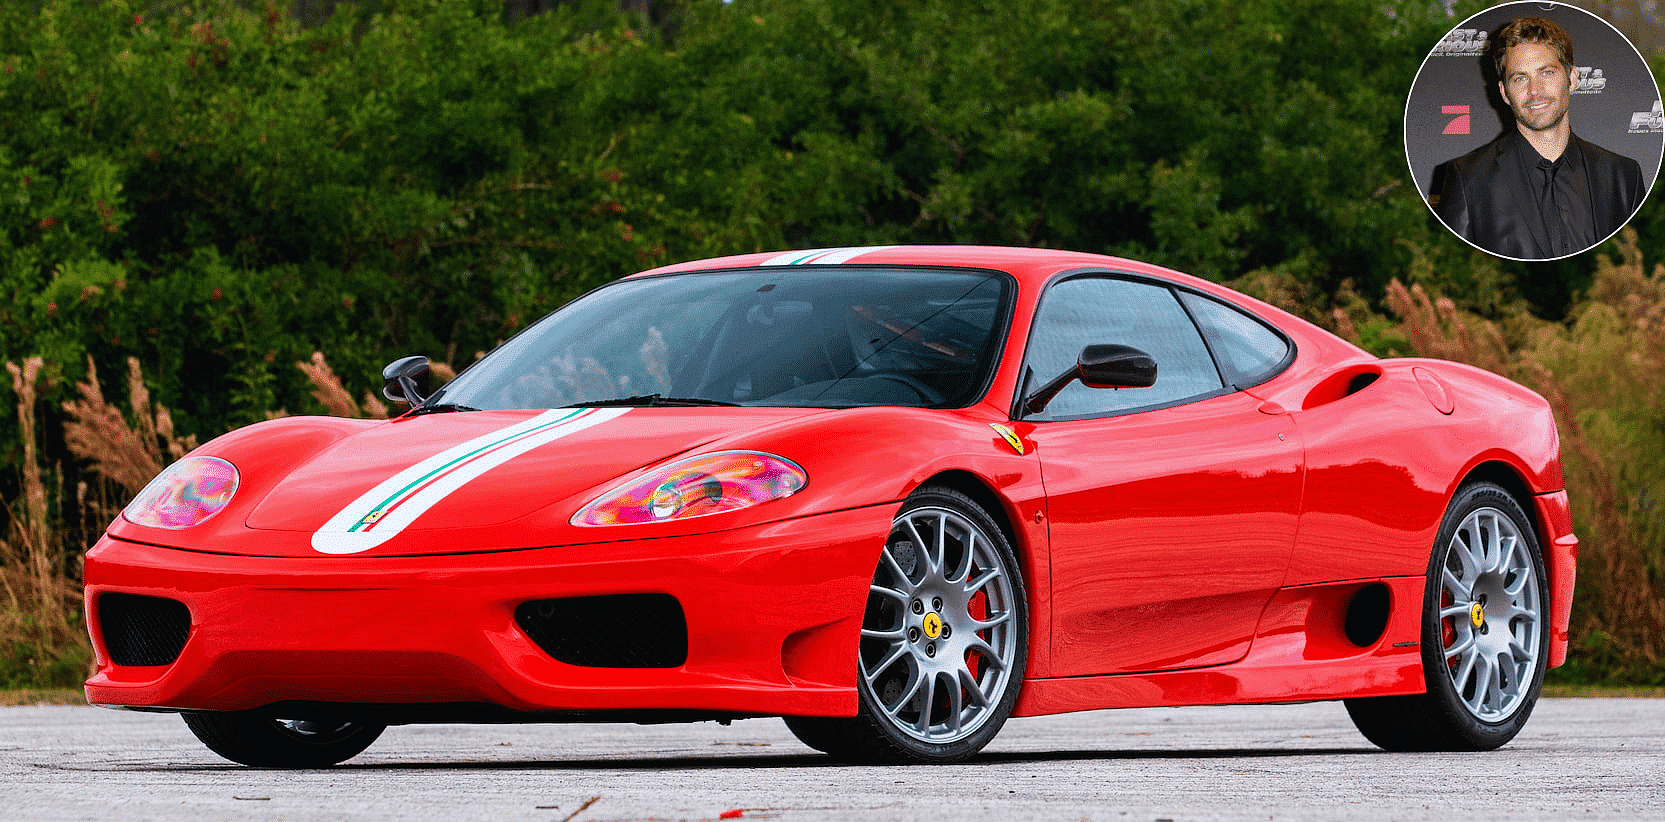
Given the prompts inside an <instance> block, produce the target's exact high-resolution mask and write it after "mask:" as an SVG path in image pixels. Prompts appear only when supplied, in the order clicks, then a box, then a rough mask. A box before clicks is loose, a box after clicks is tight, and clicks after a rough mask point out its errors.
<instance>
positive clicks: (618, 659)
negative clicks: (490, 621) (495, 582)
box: [515, 594, 688, 668]
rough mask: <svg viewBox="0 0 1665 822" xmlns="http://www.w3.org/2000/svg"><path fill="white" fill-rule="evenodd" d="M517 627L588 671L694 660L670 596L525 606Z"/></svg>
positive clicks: (534, 602) (582, 599) (556, 655)
mask: <svg viewBox="0 0 1665 822" xmlns="http://www.w3.org/2000/svg"><path fill="white" fill-rule="evenodd" d="M515 622H516V623H517V624H518V625H520V629H521V630H523V631H525V632H526V635H527V636H529V637H531V638H532V641H533V642H536V643H537V644H538V647H539V648H542V649H543V651H544V653H546V654H549V655H550V656H552V657H554V658H555V659H556V660H558V661H560V662H564V663H566V664H568V665H580V666H583V667H586V668H675V667H677V666H679V665H681V664H682V663H684V662H686V661H687V660H688V621H687V619H686V618H685V617H683V615H682V604H681V603H679V602H677V601H676V597H673V596H671V595H669V594H609V595H606V596H591V597H563V598H561V599H537V600H532V601H530V602H523V603H521V604H520V607H518V608H516V609H515Z"/></svg>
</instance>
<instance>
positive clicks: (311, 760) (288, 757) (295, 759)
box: [183, 711, 387, 768]
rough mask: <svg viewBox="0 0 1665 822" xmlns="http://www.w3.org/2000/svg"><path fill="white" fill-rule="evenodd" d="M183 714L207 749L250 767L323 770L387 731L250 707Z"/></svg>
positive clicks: (342, 760) (353, 755)
mask: <svg viewBox="0 0 1665 822" xmlns="http://www.w3.org/2000/svg"><path fill="white" fill-rule="evenodd" d="M183 716H184V718H185V726H186V727H188V728H190V729H191V733H193V734H196V736H197V739H200V740H202V744H204V745H207V746H208V749H209V750H211V751H213V752H214V753H217V754H219V755H220V756H223V757H225V758H226V759H229V760H231V761H233V762H237V763H240V764H243V765H248V766H250V767H253V768H327V767H329V766H331V765H335V764H338V763H341V762H345V761H347V760H349V759H352V758H353V757H355V756H358V755H359V754H360V753H363V752H364V749H365V748H368V747H370V743H372V742H375V741H376V737H379V736H381V735H382V731H384V730H386V729H387V726H386V725H374V724H367V723H363V722H350V721H343V720H339V719H331V720H321V721H320V720H304V719H278V718H274V717H272V716H270V715H268V714H264V713H257V712H252V711H238V712H192V713H186V714H183Z"/></svg>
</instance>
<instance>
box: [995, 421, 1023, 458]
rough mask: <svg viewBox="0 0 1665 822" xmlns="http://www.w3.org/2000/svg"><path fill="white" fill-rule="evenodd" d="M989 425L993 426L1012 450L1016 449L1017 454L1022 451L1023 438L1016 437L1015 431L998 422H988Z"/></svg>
mask: <svg viewBox="0 0 1665 822" xmlns="http://www.w3.org/2000/svg"><path fill="white" fill-rule="evenodd" d="M989 427H990V428H993V429H994V432H995V433H996V434H999V435H1000V436H1001V438H1002V439H1004V440H1006V444H1007V445H1010V446H1012V450H1013V451H1016V452H1018V453H1019V454H1022V453H1023V452H1024V447H1023V440H1022V439H1021V438H1019V437H1018V435H1017V432H1016V431H1013V430H1012V429H1010V428H1008V427H1006V426H1004V425H1001V424H1000V423H998V422H991V423H989Z"/></svg>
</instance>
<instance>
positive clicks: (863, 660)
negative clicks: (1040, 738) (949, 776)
mask: <svg viewBox="0 0 1665 822" xmlns="http://www.w3.org/2000/svg"><path fill="white" fill-rule="evenodd" d="M1028 641H1029V619H1028V607H1027V603H1026V600H1025V599H1024V586H1023V572H1022V569H1021V567H1020V566H1019V565H1018V562H1017V555H1016V554H1015V553H1013V551H1012V547H1011V545H1010V544H1008V543H1007V541H1006V538H1005V536H1004V535H1003V534H1002V532H1001V530H1000V527H999V526H998V525H997V524H996V523H995V521H994V520H993V518H991V517H990V516H989V515H988V513H987V512H986V511H984V510H983V509H982V508H980V507H979V506H978V505H977V503H975V502H973V501H972V500H971V499H970V498H969V497H967V496H965V495H964V494H961V493H960V492H958V491H954V490H952V489H948V488H924V489H921V490H919V491H918V492H916V493H914V494H913V495H912V496H910V497H909V498H908V499H907V501H906V502H904V503H903V504H902V508H901V510H900V511H899V512H898V513H897V515H896V519H895V521H894V523H893V524H892V526H891V531H890V536H889V538H888V539H887V540H886V542H885V548H884V552H883V554H882V555H881V556H880V560H879V567H878V568H877V569H876V570H875V571H874V574H873V585H872V587H871V592H870V593H869V595H868V599H867V609H866V613H865V614H864V615H863V618H862V638H861V650H860V655H859V659H858V670H857V685H856V690H857V692H858V711H857V714H856V715H855V716H853V717H848V718H844V717H836V718H829V717H787V719H786V725H787V727H788V728H790V729H791V730H792V733H793V734H794V735H796V736H797V737H798V739H799V740H801V741H802V742H803V743H804V744H806V745H808V746H810V747H812V748H815V749H816V750H819V751H823V752H825V753H828V754H830V755H832V756H833V757H835V758H837V759H841V760H845V761H849V762H872V763H881V762H883V763H911V764H947V763H954V762H963V761H965V760H967V759H969V758H971V757H972V756H973V755H975V754H976V753H977V752H978V751H980V750H982V749H983V746H985V745H987V744H988V743H989V741H990V740H992V739H993V738H994V736H995V734H997V733H999V731H1000V727H1001V726H1002V725H1003V724H1005V722H1006V719H1007V717H1009V716H1011V713H1012V706H1013V705H1015V704H1016V702H1017V696H1018V690H1019V688H1020V687H1021V686H1022V683H1023V670H1024V662H1025V659H1026V658H1027V654H1028Z"/></svg>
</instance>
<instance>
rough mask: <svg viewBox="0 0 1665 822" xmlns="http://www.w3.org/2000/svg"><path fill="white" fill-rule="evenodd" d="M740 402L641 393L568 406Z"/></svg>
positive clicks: (591, 406)
mask: <svg viewBox="0 0 1665 822" xmlns="http://www.w3.org/2000/svg"><path fill="white" fill-rule="evenodd" d="M739 405H740V403H737V402H724V401H722V400H708V399H704V398H701V397H665V396H661V395H659V394H642V395H641V396H637V397H614V398H613V399H610V400H590V401H588V402H575V403H571V404H570V405H568V406H567V407H568V408H619V407H622V408H656V407H667V406H690V407H691V406H734V407H738V406H739Z"/></svg>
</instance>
